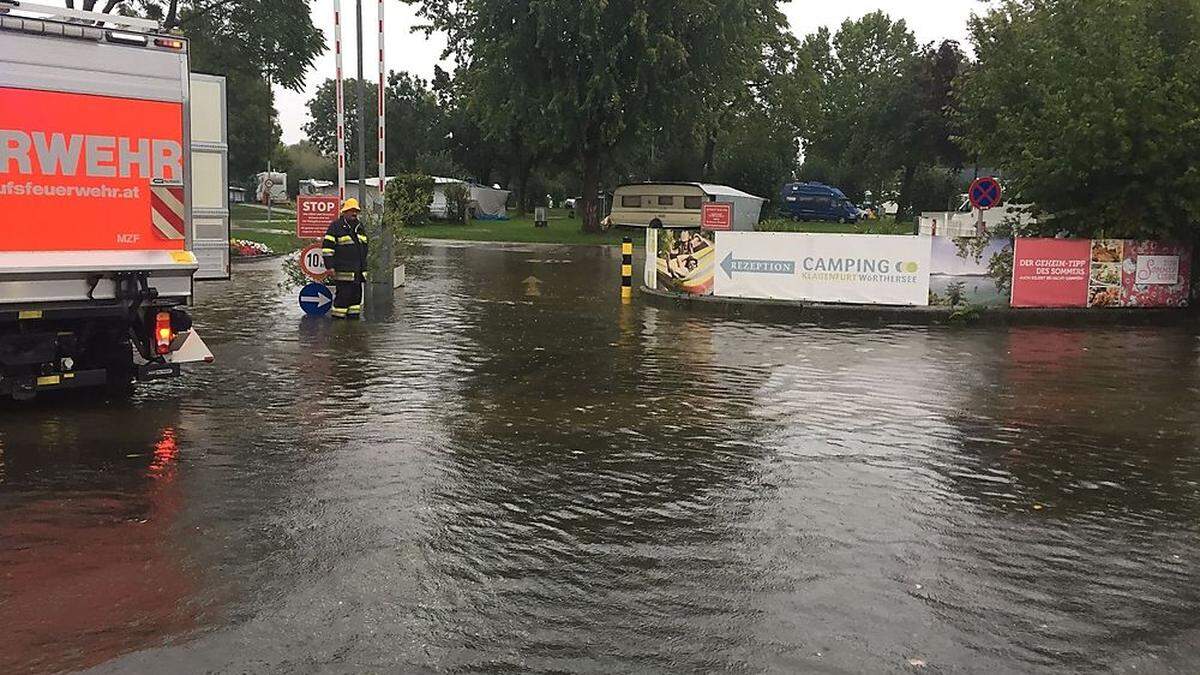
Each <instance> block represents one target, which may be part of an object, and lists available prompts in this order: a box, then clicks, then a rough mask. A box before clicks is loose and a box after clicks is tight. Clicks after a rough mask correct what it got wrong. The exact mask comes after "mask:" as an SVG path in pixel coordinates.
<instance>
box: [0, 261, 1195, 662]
mask: <svg viewBox="0 0 1200 675" xmlns="http://www.w3.org/2000/svg"><path fill="white" fill-rule="evenodd" d="M619 265H620V256H619V252H617V251H615V250H611V249H601V248H579V249H567V248H563V249H550V250H547V249H537V248H522V247H510V248H509V249H505V250H497V249H489V248H481V247H453V246H449V247H448V246H440V247H435V248H430V249H426V250H425V251H424V252H423V253H422V255H421V256H420V258H419V260H417V261H416V264H415V265H413V268H414V269H412V270H410V278H411V279H412V285H411V286H410V287H409V288H407V289H406V290H405V291H403V292H402V294H401V295H399V296H398V297H397V301H396V304H395V307H394V309H393V311H392V313H391V314H390V316H387V317H383V318H382V319H380V320H376V321H373V322H367V323H360V324H333V323H330V322H327V321H311V320H305V319H302V318H301V317H300V312H299V309H298V307H296V306H295V301H294V299H292V298H288V297H282V296H278V295H277V294H275V292H274V291H273V290H271V291H270V292H266V293H264V292H263V289H274V284H275V282H276V277H277V275H276V272H275V271H274V270H273V269H272V267H271V266H269V265H257V264H256V265H254V266H250V267H246V268H239V270H238V271H239V274H238V275H237V278H236V279H235V280H234V281H233V282H230V283H223V284H218V285H214V286H206V287H204V294H205V297H204V298H203V299H202V301H201V303H200V306H199V307H198V311H197V314H198V321H199V323H200V325H201V326H203V329H204V332H205V337H206V339H207V340H208V342H209V344H210V346H212V347H213V349H214V352H216V355H217V357H218V366H216V367H212V368H207V369H201V370H197V371H196V372H195V374H194V375H193V376H191V377H189V378H186V379H183V380H180V381H177V382H173V383H169V384H166V385H162V386H156V387H152V388H147V389H144V390H142V391H141V392H140V393H139V394H138V398H137V400H136V401H134V402H133V403H132V404H129V405H121V406H111V407H110V406H105V405H103V404H95V403H89V402H86V400H69V401H65V402H59V403H57V404H54V405H51V404H39V405H35V406H33V407H29V406H24V407H15V408H11V407H10V408H5V409H3V410H0V453H2V454H0V481H3V482H2V483H0V569H3V570H4V573H3V575H0V621H2V622H3V624H4V625H6V626H13V625H19V626H21V628H20V629H19V630H16V631H7V632H6V633H4V636H3V637H0V647H2V649H0V670H3V671H6V672H7V671H20V670H53V669H72V668H78V667H85V666H92V665H99V666H100V670H105V671H107V670H112V671H122V672H144V671H148V670H158V671H171V670H180V669H185V668H186V669H188V670H215V671H239V672H240V671H259V670H285V671H288V670H295V671H312V670H321V669H333V670H359V671H385V670H420V669H446V670H470V671H474V670H505V669H522V670H524V669H541V670H571V671H578V670H604V671H631V670H638V671H644V670H735V671H758V670H782V671H811V670H845V671H852V672H860V671H880V670H896V669H900V668H903V667H907V666H906V664H907V663H908V661H909V659H918V660H920V661H924V662H926V663H928V664H929V666H930V667H931V668H938V669H948V670H954V669H967V670H975V671H982V672H992V671H1031V670H1055V669H1057V670H1061V669H1078V670H1091V669H1096V668H1107V667H1112V666H1114V664H1115V665H1118V666H1119V665H1120V664H1123V663H1133V662H1138V659H1143V658H1150V659H1153V658H1154V657H1155V656H1156V655H1157V654H1159V653H1163V654H1167V653H1170V654H1174V655H1176V659H1177V660H1178V662H1179V663H1180V664H1182V667H1183V668H1184V669H1185V670H1194V669H1195V667H1196V665H1197V663H1196V661H1195V660H1192V659H1191V657H1189V656H1187V655H1186V651H1184V652H1183V653H1184V654H1185V655H1184V656H1182V657H1180V656H1179V654H1180V653H1181V651H1180V647H1179V645H1181V644H1187V643H1188V642H1187V641H1188V640H1193V639H1194V637H1195V633H1194V629H1195V628H1196V626H1195V623H1196V621H1195V617H1196V616H1197V615H1200V614H1198V612H1200V591H1198V590H1197V583H1196V582H1197V579H1198V575H1197V567H1196V561H1197V559H1198V556H1200V544H1198V543H1197V542H1198V541H1200V540H1198V539H1197V536H1196V535H1197V534H1198V530H1200V518H1198V517H1197V516H1198V515H1200V513H1198V511H1200V509H1198V506H1200V458H1198V457H1197V439H1198V438H1200V427H1198V425H1200V422H1198V421H1197V420H1198V419H1200V417H1198V415H1197V413H1200V396H1198V393H1200V392H1198V391H1197V385H1196V382H1197V378H1196V375H1197V364H1198V356H1200V354H1198V352H1197V333H1196V331H1195V329H1194V328H1193V327H1180V328H1168V329H1142V328H1139V329H1133V330H1124V329H1113V328H1105V329H1101V330H1095V331H1088V332H1084V331H1079V330H1064V329H1050V328H1036V329H1032V328H996V329H941V328H938V329H931V328H890V329H857V328H846V327H840V328H820V327H814V326H799V325H795V324H791V323H779V324H773V323H769V322H751V321H744V320H730V319H724V318H714V317H698V316H693V315H690V314H688V313H687V312H686V311H685V310H677V309H656V308H654V307H649V306H645V305H644V304H643V303H642V302H640V301H637V302H635V303H634V304H633V305H622V304H621V302H620V296H619ZM531 278H533V279H536V280H537V283H536V284H532V282H530V281H529V279H531ZM531 285H533V286H535V287H536V288H537V289H538V293H536V294H531V293H529V292H528V291H529V288H530V287H531ZM1150 663H1153V661H1150Z"/></svg>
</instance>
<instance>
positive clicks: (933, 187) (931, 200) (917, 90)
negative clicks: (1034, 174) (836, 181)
mask: <svg viewBox="0 0 1200 675" xmlns="http://www.w3.org/2000/svg"><path fill="white" fill-rule="evenodd" d="M965 64H966V55H965V54H963V52H962V49H961V48H960V47H959V45H958V43H956V42H953V41H950V40H947V41H945V42H942V43H941V44H940V45H938V46H937V47H936V48H934V47H933V46H926V47H924V48H922V49H921V51H920V53H919V54H918V56H917V57H916V58H914V59H911V60H910V61H909V64H908V71H907V72H906V73H905V75H904V78H903V79H902V80H901V81H900V82H898V83H897V86H896V87H895V89H894V90H892V92H891V96H890V98H889V100H888V102H887V105H886V106H885V108H884V110H883V112H884V115H885V116H886V118H887V119H888V120H889V121H890V125H891V127H892V129H893V132H892V133H893V137H892V142H891V143H890V144H889V147H890V148H891V150H892V152H893V156H892V157H891V158H890V160H891V163H892V164H894V165H895V166H897V167H899V179H898V181H899V185H898V191H897V196H896V202H897V205H898V207H899V212H898V214H897V215H898V216H899V217H901V218H903V217H905V216H907V215H909V214H910V213H911V211H912V209H913V207H914V206H917V207H920V208H934V207H936V208H939V209H940V208H944V204H945V202H946V199H947V198H948V197H949V196H950V194H949V193H950V192H954V191H956V190H957V187H956V186H955V185H954V182H953V181H952V180H947V179H948V178H949V176H950V173H952V172H954V171H957V170H958V169H960V168H962V165H963V161H964V160H963V152H962V149H961V148H960V147H959V146H958V144H957V143H956V142H955V140H954V139H955V137H957V136H958V135H960V131H959V129H958V126H957V122H958V116H957V115H956V106H957V99H956V98H955V95H954V82H955V80H956V79H957V78H958V77H959V75H960V74H961V72H962V70H963V68H964V66H965Z"/></svg>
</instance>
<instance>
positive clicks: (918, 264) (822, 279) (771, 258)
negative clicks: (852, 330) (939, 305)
mask: <svg viewBox="0 0 1200 675" xmlns="http://www.w3.org/2000/svg"><path fill="white" fill-rule="evenodd" d="M929 255H930V242H929V238H928V237H911V236H891V235H870V234H799V233H785V232H718V233H717V256H716V257H717V263H718V264H717V267H718V268H719V270H718V271H717V273H716V287H715V288H716V291H715V292H716V295H718V296H723V297H741V298H766V299H782V300H809V301H813V302H844V303H856V304H875V305H928V304H929V267H930V264H929Z"/></svg>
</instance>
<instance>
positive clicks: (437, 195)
mask: <svg viewBox="0 0 1200 675" xmlns="http://www.w3.org/2000/svg"><path fill="white" fill-rule="evenodd" d="M388 180H392V178H391V177H389V178H388ZM313 183H318V181H313ZM449 185H466V186H467V189H468V190H469V191H470V193H471V202H470V206H469V207H468V208H469V209H471V212H472V213H473V214H474V217H475V218H478V219H480V220H506V219H507V218H508V208H507V204H508V195H509V194H511V193H510V192H509V191H508V190H502V189H500V187H499V186H494V187H488V186H486V185H477V184H475V183H468V182H466V181H461V180H458V179H457V178H445V177H442V176H433V200H432V201H430V202H429V213H430V215H432V216H433V217H435V218H446V217H449V215H450V213H449V205H448V204H447V203H446V187H447V186H449ZM313 194H329V195H336V194H337V186H336V185H334V184H332V183H330V184H328V185H314V190H313ZM346 196H347V197H357V196H358V181H356V180H347V181H346ZM367 201H368V203H370V204H371V205H372V206H374V205H378V204H379V203H380V198H379V179H378V178H368V179H367Z"/></svg>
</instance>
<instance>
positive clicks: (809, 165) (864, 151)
mask: <svg viewBox="0 0 1200 675" xmlns="http://www.w3.org/2000/svg"><path fill="white" fill-rule="evenodd" d="M799 55H800V56H799V58H800V65H799V67H798V69H797V73H796V77H798V78H800V83H799V84H798V87H799V88H800V90H801V91H802V92H803V94H801V96H802V97H803V98H805V99H807V100H806V102H805V103H803V104H802V106H803V115H802V119H803V120H804V122H803V129H802V136H803V148H804V154H805V163H804V166H803V167H802V169H801V173H802V175H803V176H804V177H806V178H811V179H817V180H823V181H826V182H829V183H833V184H834V185H837V186H839V187H841V188H842V189H843V190H844V191H845V192H846V193H847V194H848V195H850V196H851V197H853V198H858V197H861V196H862V195H863V193H864V192H866V191H868V190H869V191H872V192H873V193H874V194H876V195H881V194H883V193H885V192H888V191H890V189H891V187H892V186H893V184H894V182H895V181H894V179H895V175H896V171H897V169H898V168H899V166H900V164H899V162H898V157H899V156H900V155H901V150H900V149H899V146H900V138H901V137H900V136H899V135H898V134H897V133H896V128H895V119H894V116H893V115H891V114H890V113H889V103H890V102H892V101H893V100H894V97H895V95H896V92H897V91H898V90H900V89H902V88H904V86H905V80H906V78H908V77H910V75H911V73H912V72H913V69H914V61H915V60H916V59H917V57H918V50H917V42H916V38H915V37H913V34H912V32H911V31H909V30H908V26H907V25H906V24H905V22H904V21H903V20H899V21H892V19H891V18H890V17H888V15H887V14H884V13H883V12H872V13H870V14H867V15H865V16H863V17H862V18H861V19H858V20H856V21H852V20H847V21H845V22H844V23H842V25H841V27H840V28H839V29H838V32H837V33H836V34H832V35H831V34H830V32H829V30H828V29H825V28H822V29H820V30H818V31H817V32H816V33H813V34H812V35H809V36H808V37H806V38H805V39H804V41H803V43H802V44H801V47H800V50H799Z"/></svg>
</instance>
